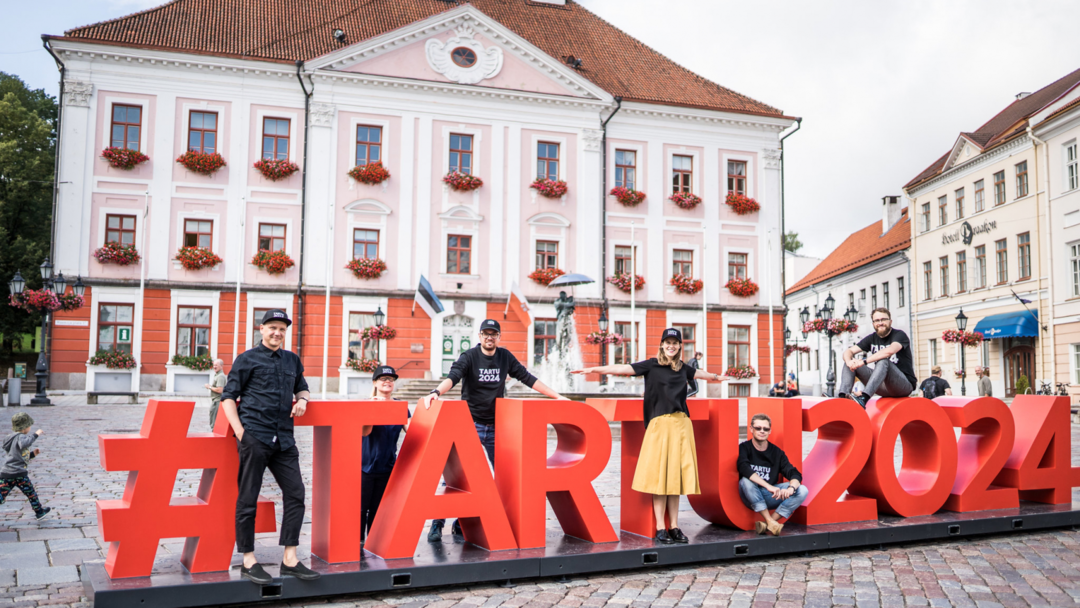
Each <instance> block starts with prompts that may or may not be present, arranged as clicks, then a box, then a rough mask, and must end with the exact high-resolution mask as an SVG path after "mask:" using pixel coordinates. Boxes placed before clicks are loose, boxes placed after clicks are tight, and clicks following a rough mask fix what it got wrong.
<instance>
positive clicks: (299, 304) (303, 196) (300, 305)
mask: <svg viewBox="0 0 1080 608" xmlns="http://www.w3.org/2000/svg"><path fill="white" fill-rule="evenodd" d="M303 69H304V60H303V59H297V60H296V79H297V80H298V81H300V88H301V89H303V90H304V164H303V166H302V167H301V169H300V261H299V266H300V277H299V278H298V279H297V280H296V354H297V356H301V357H302V355H301V353H302V351H303V348H304V290H303V287H304V237H305V236H306V231H305V230H304V220H305V219H306V217H307V169H308V167H307V151H308V119H309V118H310V116H311V92H308V89H307V86H306V85H304V79H303V77H301V75H300V73H301V71H302V70H303ZM311 89H312V92H314V90H315V85H314V83H312V85H311ZM323 322H324V323H325V322H329V319H323ZM301 361H303V358H301Z"/></svg>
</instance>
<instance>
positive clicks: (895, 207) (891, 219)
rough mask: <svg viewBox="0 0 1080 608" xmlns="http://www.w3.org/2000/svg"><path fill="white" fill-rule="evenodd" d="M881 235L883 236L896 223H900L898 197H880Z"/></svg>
mask: <svg viewBox="0 0 1080 608" xmlns="http://www.w3.org/2000/svg"><path fill="white" fill-rule="evenodd" d="M881 206H882V213H881V234H885V233H886V232H888V231H889V230H892V227H893V226H895V225H896V222H899V221H900V212H901V211H902V209H901V208H900V197H899V196H883V197H881Z"/></svg>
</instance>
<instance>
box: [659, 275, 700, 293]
mask: <svg viewBox="0 0 1080 608" xmlns="http://www.w3.org/2000/svg"><path fill="white" fill-rule="evenodd" d="M668 283H669V284H670V285H673V286H674V287H675V291H677V292H678V293H684V294H687V295H691V296H692V295H694V294H695V293H697V292H699V291H701V288H702V287H703V286H704V283H702V282H701V279H696V280H695V279H691V278H690V277H688V276H686V275H685V274H682V273H679V274H676V275H675V276H673V277H671V280H670V281H668Z"/></svg>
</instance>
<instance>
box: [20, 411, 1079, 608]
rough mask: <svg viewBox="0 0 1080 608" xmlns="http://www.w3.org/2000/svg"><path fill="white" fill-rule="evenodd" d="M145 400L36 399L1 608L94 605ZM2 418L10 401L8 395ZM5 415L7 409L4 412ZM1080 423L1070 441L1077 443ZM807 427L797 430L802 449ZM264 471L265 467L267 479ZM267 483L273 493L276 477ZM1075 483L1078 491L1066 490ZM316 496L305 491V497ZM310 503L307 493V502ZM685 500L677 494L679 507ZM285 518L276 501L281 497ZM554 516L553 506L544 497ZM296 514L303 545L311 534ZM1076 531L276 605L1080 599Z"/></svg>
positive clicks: (272, 544)
mask: <svg viewBox="0 0 1080 608" xmlns="http://www.w3.org/2000/svg"><path fill="white" fill-rule="evenodd" d="M196 401H197V402H198V404H197V407H196V409H195V414H194V417H193V420H192V426H191V430H192V431H193V432H204V431H206V430H207V422H206V418H207V403H206V400H201V399H200V400H196ZM144 407H145V404H142V405H136V406H132V405H126V404H120V403H116V404H102V405H96V406H89V405H59V406H57V407H52V408H33V409H30V410H28V411H30V412H31V415H32V416H33V417H34V418H35V421H36V424H35V428H38V427H40V428H43V429H44V430H45V435H44V436H43V437H42V438H41V439H40V440H39V442H38V444H37V447H40V448H41V450H42V453H41V456H40V457H39V459H35V460H34V462H33V463H32V465H31V479H32V480H33V482H34V484H35V485H36V487H37V489H38V492H39V494H40V495H41V497H42V499H43V501H44V502H45V504H47V505H49V506H51V507H53V508H54V509H56V510H57V511H58V513H59V517H56V518H51V519H47V520H45V521H41V522H38V521H35V520H34V518H33V514H32V512H31V511H30V508H29V505H28V504H27V502H26V500H25V498H24V497H23V496H22V495H21V494H14V495H11V496H9V498H8V500H7V502H6V503H5V504H3V505H0V608H3V607H4V606H47V605H70V606H88V605H89V603H88V602H87V601H86V598H85V597H83V595H82V594H83V590H82V586H81V584H80V583H79V571H78V567H79V566H80V565H81V563H82V562H83V560H100V559H103V558H104V548H105V545H104V543H103V542H102V541H101V540H100V538H99V537H98V534H99V533H98V528H97V525H96V510H95V501H96V500H100V499H110V498H119V497H120V496H121V494H122V492H123V487H124V482H125V480H126V476H127V473H125V472H115V473H109V472H106V471H103V470H102V469H101V466H100V464H99V459H98V453H97V441H96V436H97V434H98V433H102V432H111V433H116V432H134V431H136V430H137V429H138V428H139V426H140V425H141V422H142V417H143V412H144ZM3 411H4V413H5V417H7V416H10V414H12V413H14V411H15V410H14V408H5V409H4V410H3ZM0 422H2V423H5V424H6V420H4V421H0ZM1073 428H1074V433H1073V454H1074V455H1075V454H1080V445H1078V444H1080V440H1078V436H1080V429H1077V427H1075V426H1074V427H1073ZM297 437H298V440H299V444H300V449H301V454H302V455H303V456H304V457H305V458H302V460H301V464H302V470H303V473H304V476H305V478H306V479H307V480H308V481H310V476H311V468H310V454H311V430H310V429H300V430H299V431H298V433H297ZM812 442H813V435H812V434H807V435H806V436H805V437H804V451H808V450H809V449H810V447H811V444H812ZM618 453H619V448H618V444H617V443H616V444H615V446H613V451H612V461H611V463H610V464H609V466H608V468H607V470H606V471H605V472H604V474H603V475H602V476H601V477H600V478H598V479H597V481H596V484H595V485H596V488H597V491H598V493H599V494H600V497H601V502H602V503H603V505H604V508H605V510H607V511H608V514H609V515H610V516H611V518H612V520H613V521H617V518H618V479H619V466H618V459H617V455H618ZM199 477H200V471H197V470H184V471H181V472H180V474H179V475H178V477H177V481H176V485H175V490H174V494H175V495H177V496H191V495H193V494H194V493H195V490H196V488H197V486H198V483H199ZM267 481H269V476H268V478H267ZM263 494H264V495H266V496H268V497H271V498H273V499H274V500H275V501H280V494H279V493H278V492H277V489H276V486H275V485H273V484H272V483H267V484H265V485H264V491H263ZM1078 496H1080V490H1078V491H1077V492H1075V493H1074V499H1075V498H1077V497H1078ZM309 499H310V496H309ZM308 504H309V505H310V500H309V503H308ZM688 509H689V506H688V504H687V503H686V501H685V500H684V501H683V510H684V511H685V510H688ZM277 513H278V515H279V517H280V513H281V506H280V502H279V504H278V507H277ZM549 519H553V515H552V514H551V512H550V509H549ZM309 534H310V525H309V524H307V525H305V527H304V536H303V537H302V538H301V553H302V555H301V557H302V558H305V559H306V558H307V555H306V553H305V552H304V549H306V548H307V547H309V546H310V536H309ZM257 544H258V548H257V549H256V553H257V555H258V557H259V559H260V561H263V562H266V563H276V562H277V561H279V560H280V556H281V552H280V548H278V547H277V546H276V545H277V536H276V534H264V535H259V538H258V541H257ZM182 545H183V542H182V541H180V540H176V539H172V540H166V541H163V542H162V546H161V550H159V552H158V563H157V566H156V570H158V571H169V570H175V569H179V563H178V562H179V553H180V551H181V548H182ZM1078 563H1080V532H1076V531H1072V530H1061V531H1051V532H1038V533H1024V534H1013V535H1007V536H998V537H983V538H978V539H974V540H966V541H960V542H939V543H926V544H920V545H909V546H901V547H889V548H888V550H886V551H879V550H875V551H855V552H850V551H849V552H823V553H816V554H813V555H810V556H802V557H795V556H793V557H785V558H768V559H759V560H746V561H739V562H723V563H719V562H717V563H707V564H700V565H698V567H694V568H678V569H650V570H638V571H629V572H621V573H617V574H614V575H607V576H605V575H596V576H590V577H587V578H582V579H575V580H569V581H556V580H553V579H546V580H539V581H527V582H522V583H521V584H517V585H514V586H512V587H503V586H499V585H479V586H468V587H447V588H440V589H437V590H416V591H411V592H392V593H380V594H367V595H357V596H350V597H346V598H333V599H332V600H328V601H331V602H332V603H331V604H327V603H325V602H318V601H314V602H293V603H291V604H283V603H282V604H270V605H275V606H286V605H289V606H327V605H331V606H354V605H355V606H373V605H384V604H385V605H407V606H422V605H430V606H452V605H462V606H496V605H507V606H523V605H530V606H541V605H543V606H550V605H561V606H601V605H606V604H613V605H633V606H645V605H656V606H676V605H678V606H701V605H731V606H751V605H753V606H755V607H757V606H774V605H775V606H796V605H808V606H827V605H834V604H839V605H857V606H868V605H874V606H879V605H880V606H903V605H912V606H950V605H957V606H996V605H1003V606H1020V605H1028V604H1030V605H1057V604H1065V603H1068V604H1072V603H1076V602H1078V601H1080V576H1078V573H1077V566H1076V564H1078Z"/></svg>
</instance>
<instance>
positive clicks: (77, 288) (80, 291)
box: [71, 275, 86, 298]
mask: <svg viewBox="0 0 1080 608" xmlns="http://www.w3.org/2000/svg"><path fill="white" fill-rule="evenodd" d="M71 289H72V290H73V291H74V292H75V295H77V296H79V297H80V298H81V297H83V295H84V294H86V285H83V282H82V275H79V276H77V277H75V284H74V285H72V286H71Z"/></svg>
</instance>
